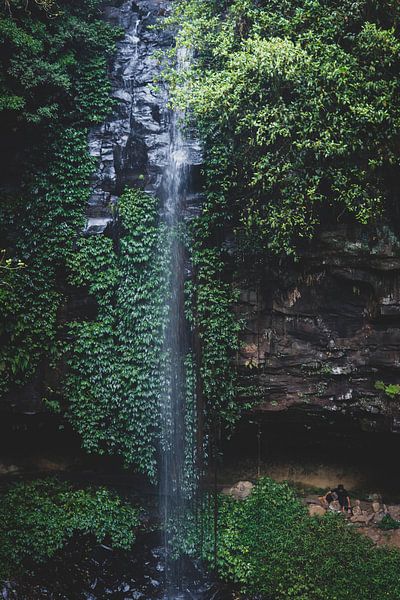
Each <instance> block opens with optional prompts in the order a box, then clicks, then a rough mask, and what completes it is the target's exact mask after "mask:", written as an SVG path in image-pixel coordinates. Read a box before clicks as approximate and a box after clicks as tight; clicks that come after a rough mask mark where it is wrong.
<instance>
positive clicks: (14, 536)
mask: <svg viewBox="0 0 400 600" xmlns="http://www.w3.org/2000/svg"><path fill="white" fill-rule="evenodd" d="M138 525H139V520H138V511H137V509H135V508H132V507H131V506H130V505H129V504H126V503H124V502H122V501H121V500H120V499H119V498H118V496H116V495H114V494H113V493H111V492H109V491H107V490H106V489H103V488H98V489H83V490H82V489H74V488H72V487H71V486H70V485H69V484H66V483H61V482H59V481H57V480H54V479H47V480H46V479H43V480H36V481H33V482H30V483H18V484H14V485H13V486H11V487H10V488H9V489H8V490H6V491H5V492H4V493H3V494H1V495H0V578H1V579H4V578H6V577H12V576H14V575H16V573H17V572H18V571H19V570H20V569H23V568H24V567H25V566H26V565H27V562H28V561H29V562H42V561H44V560H46V559H47V558H50V557H51V556H53V555H54V554H55V552H57V550H60V549H61V548H62V547H63V546H64V545H65V544H66V543H67V542H68V540H69V539H70V538H71V537H72V536H73V534H74V533H77V532H79V533H81V534H84V535H93V536H94V537H95V538H96V539H97V540H98V541H99V542H103V541H106V540H107V541H109V542H110V543H111V545H112V546H113V547H114V548H120V549H129V548H130V547H131V546H132V544H133V542H134V541H135V529H136V528H137V526H138Z"/></svg>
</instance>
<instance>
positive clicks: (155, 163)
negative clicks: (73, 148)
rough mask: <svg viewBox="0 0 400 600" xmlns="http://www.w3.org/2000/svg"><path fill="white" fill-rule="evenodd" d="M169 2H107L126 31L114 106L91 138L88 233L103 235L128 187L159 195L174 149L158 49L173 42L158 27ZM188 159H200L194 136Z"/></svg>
mask: <svg viewBox="0 0 400 600" xmlns="http://www.w3.org/2000/svg"><path fill="white" fill-rule="evenodd" d="M170 8H171V2H168V1H163V0H137V1H136V2H133V0H126V1H125V2H122V4H121V5H120V6H118V7H116V6H106V7H105V9H104V17H105V19H106V20H107V21H109V22H111V23H112V24H114V25H117V26H119V27H121V28H122V29H123V30H124V32H125V34H124V37H123V39H121V41H120V42H118V44H117V52H116V55H115V59H114V61H113V64H112V66H111V74H110V75H111V83H112V90H113V92H112V96H113V98H114V99H115V100H116V108H115V110H114V112H113V114H112V115H110V117H109V118H108V119H107V121H106V122H105V123H103V124H102V125H100V126H98V127H95V128H94V129H93V130H92V131H91V133H90V136H89V148H90V153H91V155H92V156H93V157H95V158H96V159H97V160H98V168H97V171H96V172H95V173H94V174H93V178H92V185H93V188H92V194H91V198H90V201H89V206H88V208H87V224H86V231H87V232H89V233H101V232H103V231H104V230H105V228H106V227H107V225H108V224H109V223H111V222H112V220H113V214H114V210H113V207H114V205H115V204H116V203H117V201H118V196H119V195H120V194H121V192H122V191H123V190H124V188H125V187H127V186H129V187H135V186H140V187H143V186H144V187H145V189H146V190H147V191H148V192H150V193H158V192H159V190H160V189H161V186H162V178H163V171H164V169H165V166H166V164H167V160H168V151H169V148H170V143H171V140H170V128H169V124H170V116H171V115H170V110H169V109H168V106H167V102H168V92H167V90H166V88H165V86H164V85H163V84H162V81H161V80H160V73H161V66H160V60H159V57H158V56H157V53H158V52H160V51H161V52H162V51H165V50H166V49H167V48H169V47H171V46H172V45H173V37H172V34H171V32H170V31H167V30H166V29H163V28H160V27H158V28H157V29H153V28H152V27H153V26H154V25H156V24H162V19H163V16H164V15H166V14H168V11H169V10H170ZM187 151H188V155H189V157H190V159H189V163H190V164H191V166H192V168H193V169H194V167H195V166H198V165H199V164H200V162H201V156H200V149H199V147H198V144H197V142H196V140H194V139H193V140H190V139H189V140H188V143H187Z"/></svg>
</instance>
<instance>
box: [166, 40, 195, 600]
mask: <svg viewBox="0 0 400 600" xmlns="http://www.w3.org/2000/svg"><path fill="white" fill-rule="evenodd" d="M189 60H190V56H189V53H188V52H187V51H186V50H185V49H180V50H179V51H178V56H177V68H178V69H185V68H187V66H188V64H189ZM184 118H185V115H184V113H182V112H180V111H177V110H174V111H170V119H169V147H168V155H167V163H166V166H165V169H164V173H163V182H162V186H161V199H162V217H163V221H164V223H165V225H166V228H167V238H168V241H169V265H168V269H169V273H170V277H169V286H168V296H167V298H166V302H167V304H168V311H169V319H168V326H167V329H166V335H165V356H166V374H165V375H166V376H165V383H166V385H165V391H164V394H163V398H162V403H161V413H162V443H161V453H162V460H161V473H160V504H161V509H162V515H161V516H162V522H163V526H164V532H165V533H164V547H165V589H166V599H167V600H172V599H175V598H181V597H184V596H182V595H181V593H182V576H183V574H182V565H181V561H180V559H179V557H178V558H176V557H175V558H173V557H172V556H171V551H172V548H171V541H172V540H171V537H172V536H171V531H170V530H171V528H175V530H176V529H179V528H180V527H181V525H182V522H181V520H182V518H183V515H184V514H185V511H186V508H187V504H188V502H189V501H190V499H191V496H192V495H193V491H194V488H195V480H196V474H195V467H194V465H193V459H194V457H193V448H194V431H193V428H192V426H193V421H195V415H194V414H193V411H194V398H193V396H192V394H193V390H191V389H189V387H190V385H189V383H188V379H189V378H188V377H187V373H186V371H187V370H188V368H189V367H188V364H187V360H186V358H187V356H188V355H189V353H190V341H189V331H188V324H187V322H186V319H185V307H184V283H185V272H186V262H187V258H186V253H185V248H184V244H183V242H182V239H181V238H182V232H183V229H184V226H185V223H184V212H185V206H186V198H187V195H188V192H189V190H190V179H191V168H190V160H189V156H190V152H189V149H188V144H187V142H186V140H185V136H184V132H183V121H184ZM190 400H191V402H190ZM188 454H189V455H190V464H191V466H189V461H187V460H186V458H187V456H188Z"/></svg>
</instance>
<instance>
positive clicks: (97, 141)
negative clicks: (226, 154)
mask: <svg viewBox="0 0 400 600" xmlns="http://www.w3.org/2000/svg"><path fill="white" fill-rule="evenodd" d="M169 9H170V3H169V2H168V1H167V0H166V1H165V2H164V1H159V0H135V1H133V0H123V1H122V3H120V4H119V5H118V6H112V5H107V4H106V7H105V18H106V19H107V20H108V21H109V22H110V23H113V24H115V25H118V26H119V27H121V28H122V29H123V30H124V32H125V35H124V37H123V38H122V39H121V40H120V41H119V42H118V43H117V51H116V55H115V58H114V61H113V63H112V65H111V69H110V75H111V82H112V96H113V98H115V100H116V108H115V110H114V112H113V114H112V115H110V117H109V118H108V119H107V120H106V122H105V123H103V124H102V125H100V126H96V127H94V128H93V129H92V131H91V132H90V135H89V147H90V152H91V154H92V156H93V157H94V158H95V159H96V160H97V164H98V166H97V170H96V172H95V173H94V174H93V181H92V194H91V197H90V200H89V203H88V207H87V211H86V216H87V223H86V228H85V233H86V234H101V233H106V234H107V233H110V232H111V233H113V227H114V215H115V212H116V211H115V210H114V208H115V207H116V206H118V199H119V196H120V195H121V193H122V192H123V190H124V189H125V188H126V187H134V188H135V187H138V188H141V189H143V190H144V191H145V192H147V193H149V194H152V195H155V196H156V197H157V198H159V200H160V233H159V238H160V261H161V262H162V264H163V265H164V264H165V278H164V279H165V281H166V286H165V287H166V290H167V291H166V294H165V313H166V315H167V319H166V320H167V324H166V326H165V331H164V333H165V335H164V337H165V339H164V345H163V357H162V358H164V365H165V368H164V370H163V373H161V377H160V379H161V381H160V402H159V405H160V406H159V417H160V422H159V423H155V429H156V430H157V431H159V432H160V444H159V453H160V477H159V494H160V496H159V498H160V507H161V508H160V513H161V514H160V517H161V525H162V527H163V530H164V531H165V534H164V548H165V561H164V563H165V564H164V573H165V596H164V600H175V599H177V598H185V597H189V598H193V597H194V596H193V595H192V594H191V593H190V594H189V592H185V590H184V589H183V588H184V587H185V586H184V585H183V584H182V581H183V572H182V571H183V567H182V565H181V561H180V560H179V559H176V557H175V556H174V555H173V552H172V548H173V539H174V531H175V532H176V531H177V529H178V530H179V529H180V525H181V524H182V523H183V518H184V514H185V511H186V510H187V508H188V506H189V504H190V502H191V500H192V498H193V496H194V494H195V490H196V462H197V461H196V450H195V448H196V445H195V439H194V428H195V422H196V414H195V405H196V403H195V397H194V389H195V385H194V384H193V366H192V360H191V343H190V337H191V332H190V328H189V327H188V324H187V321H186V319H185V310H184V284H185V280H186V279H187V277H188V276H189V275H190V264H189V261H188V257H187V251H186V249H185V247H184V243H183V242H182V232H183V230H184V228H185V223H186V222H187V220H189V219H190V218H191V217H192V216H195V215H196V214H198V212H199V207H200V204H201V196H200V193H199V192H198V187H197V186H196V183H195V180H196V178H198V171H199V166H200V165H201V162H202V156H201V149H200V145H199V142H198V140H197V139H194V138H192V137H191V136H190V135H188V134H187V132H186V130H184V129H183V128H182V122H183V121H184V118H185V115H184V114H183V113H181V112H179V111H173V110H171V109H170V108H168V89H167V86H165V85H162V84H160V81H161V80H162V73H161V66H160V60H159V58H158V56H157V54H158V53H159V52H165V51H166V50H168V49H170V48H171V46H172V45H173V36H172V35H171V31H168V30H167V29H162V28H158V27H157V25H158V24H159V23H160V21H162V19H163V17H164V15H166V14H168V10H169ZM190 58H191V57H190V55H189V53H188V52H187V51H185V50H180V51H179V52H178V57H177V66H178V69H185V68H187V66H188V65H189V63H190ZM160 335H161V334H160ZM160 362H162V361H160ZM155 376H157V377H158V375H155ZM152 410H155V409H154V407H153V408H152ZM196 597H198V598H200V597H201V596H196Z"/></svg>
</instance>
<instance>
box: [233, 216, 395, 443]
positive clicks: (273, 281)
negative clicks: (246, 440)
mask: <svg viewBox="0 0 400 600" xmlns="http://www.w3.org/2000/svg"><path fill="white" fill-rule="evenodd" d="M399 276H400V241H399V240H398V238H396V236H395V235H394V234H393V233H392V232H391V231H390V230H389V229H387V230H385V229H380V230H379V231H377V230H374V231H371V230H370V231H367V232H366V231H361V230H360V229H358V228H353V227H350V226H343V227H340V228H339V227H337V228H335V229H332V230H328V231H324V232H323V233H321V234H320V235H319V236H318V237H317V239H316V240H315V241H314V242H313V243H312V244H311V245H310V247H309V248H308V249H307V250H305V251H304V252H303V253H302V255H301V257H300V260H299V261H298V262H297V263H291V264H288V263H285V264H280V265H279V264H277V263H275V264H273V265H271V266H270V268H268V269H266V270H265V271H264V272H263V274H262V276H261V277H260V281H259V284H258V285H256V286H254V285H250V286H245V288H244V289H243V290H242V292H241V300H240V306H239V313H240V314H241V315H242V317H244V319H245V323H246V326H245V331H244V335H243V342H244V344H243V349H242V352H241V355H240V357H238V364H239V371H240V373H241V396H242V399H243V400H251V401H255V402H256V404H257V409H256V410H257V412H259V411H261V412H264V411H277V410H282V409H286V408H288V407H291V406H296V405H297V406H304V407H306V408H307V409H308V410H313V409H317V410H318V411H320V412H324V411H321V409H325V411H329V412H331V413H332V412H337V413H346V414H348V415H351V416H354V417H355V418H356V419H357V420H358V421H359V424H360V425H361V428H363V429H371V428H372V429H373V430H386V431H393V432H397V431H399V430H400V397H396V395H393V396H392V397H389V396H388V395H387V394H385V393H384V392H379V391H378V390H377V389H376V387H375V385H376V382H377V381H384V382H385V384H389V383H398V381H399V379H398V377H399V368H400V329H399V327H400V288H399V282H400V280H399Z"/></svg>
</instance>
